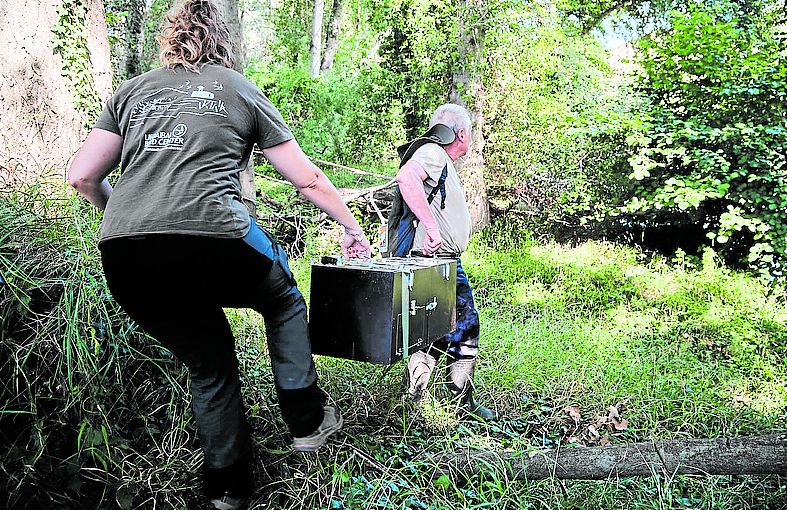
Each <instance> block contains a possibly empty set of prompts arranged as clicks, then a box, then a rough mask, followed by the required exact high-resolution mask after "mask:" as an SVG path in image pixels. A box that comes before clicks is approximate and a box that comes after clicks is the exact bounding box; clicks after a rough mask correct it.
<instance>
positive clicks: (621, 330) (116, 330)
mask: <svg viewBox="0 0 787 510" xmlns="http://www.w3.org/2000/svg"><path fill="white" fill-rule="evenodd" d="M52 196H61V194H60V193H52V191H51V190H42V189H36V188H29V189H25V190H22V191H19V190H16V191H13V192H11V191H7V192H4V193H3V194H2V195H0V225H2V226H3V228H2V231H0V272H2V277H3V279H4V280H5V281H6V282H7V284H6V285H4V286H3V287H2V290H1V291H0V292H2V294H1V295H0V317H1V318H2V326H1V327H0V388H1V389H2V390H1V391H2V394H1V395H0V398H1V400H2V409H0V470H2V472H3V476H2V477H0V480H2V481H0V497H2V500H0V506H4V507H7V508H163V509H169V508H173V509H174V508H178V509H181V508H188V509H192V508H201V507H203V506H204V504H205V502H204V500H203V499H202V498H201V496H200V495H199V476H198V474H199V468H200V465H201V462H202V459H201V453H200V452H199V447H198V443H197V440H196V438H195V430H194V424H193V419H192V417H191V413H190V410H189V403H190V400H189V398H190V397H189V394H188V392H187V390H186V388H187V386H188V377H187V374H186V373H185V371H184V370H183V369H182V368H181V367H180V365H179V364H178V363H176V362H175V361H174V360H173V359H172V357H171V355H170V354H169V353H168V352H167V351H165V350H164V349H161V348H160V347H158V346H157V344H156V342H155V341H153V340H152V339H150V338H149V337H147V336H145V335H144V334H143V333H142V332H141V331H140V330H139V329H138V328H137V327H136V326H135V325H134V324H133V323H132V322H130V321H129V320H128V319H127V318H126V317H125V315H124V314H123V313H122V311H120V310H119V309H118V308H117V306H116V305H115V303H114V301H113V300H112V299H111V297H110V295H109V293H108V291H107V289H106V286H105V284H104V280H103V277H102V276H101V268H100V260H99V257H98V252H97V250H96V248H95V241H96V232H97V226H98V220H99V216H98V214H96V213H95V212H93V211H92V210H91V209H90V207H89V206H87V205H86V204H84V203H83V202H81V201H80V200H77V199H69V198H57V199H53V198H50V197H52ZM308 235H309V236H310V237H309V240H310V243H309V244H308V245H307V246H306V248H305V249H304V251H303V256H302V257H301V258H297V259H295V260H293V268H294V271H295V273H296V276H297V278H298V280H299V283H300V286H301V288H302V290H303V291H304V294H305V295H306V296H307V297H308V294H309V292H308V290H309V271H308V265H309V259H310V258H311V257H314V256H317V255H319V254H320V253H321V252H326V251H335V250H336V245H335V240H334V239H333V238H332V236H331V235H325V234H321V235H317V234H315V233H314V232H309V233H308ZM463 263H464V266H465V268H466V270H467V272H468V275H469V277H470V280H471V282H472V283H473V286H474V288H475V292H476V299H477V302H478V305H479V309H480V313H481V321H482V338H481V342H482V350H481V357H480V363H479V369H478V373H477V381H476V382H477V386H478V390H477V396H478V398H479V399H480V400H481V401H482V402H484V403H485V404H486V405H489V406H492V407H494V408H495V409H496V410H498V411H499V412H500V413H501V414H502V416H503V418H502V419H501V421H500V422H498V423H495V424H488V425H487V424H481V423H474V422H460V421H457V420H456V418H455V415H454V413H453V412H452V410H451V409H450V407H448V406H445V405H443V404H441V402H442V401H441V396H442V390H441V387H440V384H435V385H433V386H432V394H433V396H434V397H435V398H434V399H427V401H426V404H424V406H422V407H420V408H414V406H413V405H412V404H410V403H408V402H405V401H403V399H402V397H401V393H402V385H403V366H402V364H401V363H399V364H396V365H394V366H392V367H390V368H389V367H378V366H372V365H368V364H361V363H356V362H351V361H346V360H338V359H331V358H325V357H320V358H318V360H317V368H318V372H319V375H320V378H321V382H322V384H323V386H324V387H325V388H326V389H327V390H328V391H329V392H330V394H331V396H332V398H333V400H334V401H335V402H336V403H337V404H338V405H339V407H340V408H341V409H342V412H343V414H344V417H345V423H346V425H345V428H344V430H343V431H342V432H341V433H340V434H338V437H337V438H336V439H332V440H331V441H329V443H328V445H327V447H326V448H325V449H324V450H321V451H320V452H319V454H298V453H295V452H293V451H292V450H291V448H290V447H289V442H290V438H289V437H288V434H287V432H286V428H285V426H284V423H283V421H282V419H281V416H280V413H279V410H278V405H277V402H276V399H275V396H274V392H273V391H272V389H273V382H272V377H271V373H270V365H269V360H268V357H267V353H266V349H265V347H264V345H265V344H264V332H263V329H262V323H261V320H260V318H259V317H258V316H257V315H256V314H255V313H254V312H250V311H244V310H228V311H227V313H228V316H229V317H230V319H231V323H232V325H233V329H234V332H235V334H236V338H237V339H238V357H239V360H240V364H241V370H242V378H243V382H244V385H243V388H244V394H245V395H244V396H245V401H246V403H247V405H248V415H249V420H250V424H251V426H252V428H253V430H254V434H253V437H254V441H255V450H256V455H257V461H256V463H255V465H256V479H257V482H258V490H257V492H256V493H255V497H254V499H253V501H252V504H251V508H284V509H302V508H326V509H334V508H335V509H342V508H346V509H349V508H358V509H360V508H392V509H393V508H396V509H401V508H415V509H419V508H420V509H449V508H450V509H453V508H500V509H503V508H511V509H514V508H517V509H519V508H550V509H552V508H554V509H557V508H561V509H563V508H565V509H569V508H571V509H584V508H588V509H590V508H631V509H650V508H653V509H664V508H681V509H682V508H697V509H699V508H714V509H715V508H723V509H759V508H771V509H777V508H784V507H785V506H787V483H786V482H785V480H784V478H780V477H776V476H707V477H700V476H668V475H665V476H658V477H654V478H647V479H643V478H632V479H619V480H607V481H603V482H578V481H559V480H547V481H540V482H522V481H513V480H508V479H506V478H505V477H503V476H502V475H500V474H499V473H498V472H496V471H494V470H488V471H487V472H486V473H485V474H484V475H483V476H476V477H474V478H472V479H471V480H470V481H469V482H466V483H462V482H460V481H458V480H451V479H448V478H447V477H432V476H431V475H432V473H433V471H434V469H433V468H434V466H433V465H432V464H431V462H430V460H429V455H430V454H435V453H441V452H445V451H454V450H458V449H466V448H469V449H471V450H495V451H513V452H527V451H529V450H532V449H533V448H542V447H547V448H554V447H557V446H560V447H579V446H571V445H572V444H574V443H581V444H588V445H593V444H598V443H599V442H601V441H602V440H603V441H605V442H610V443H614V444H622V443H626V442H632V441H644V440H650V439H664V438H674V437H678V438H679V437H720V436H729V435H742V434H761V433H771V432H775V431H783V430H785V420H786V419H787V387H786V386H785V381H787V368H785V363H784V360H785V345H787V306H786V305H785V296H784V293H783V291H780V290H779V289H775V288H769V287H766V286H765V285H764V284H762V283H761V282H759V281H758V280H756V279H753V278H751V277H749V276H746V275H744V274H741V273H737V272H734V271H730V270H728V269H726V268H725V267H724V266H723V265H722V264H720V263H719V261H718V259H717V258H716V257H715V256H714V255H713V254H712V253H710V252H708V253H706V255H705V256H704V257H703V258H702V259H701V260H695V259H687V258H685V257H677V258H675V259H673V260H667V259H660V258H653V257H646V256H644V255H643V254H641V253H639V252H637V251H635V250H632V249H629V248H623V247H618V246H613V245H609V244H604V243H595V242H591V243H585V244H582V245H579V246H575V247H571V246H564V245H553V244H544V243H540V242H536V241H534V240H532V239H530V238H528V237H526V236H524V237H523V236H522V235H521V234H518V235H512V233H511V232H508V231H505V230H503V229H502V228H498V227H492V228H490V229H489V230H488V231H487V232H485V233H484V234H483V235H481V236H477V237H476V238H475V239H474V241H473V243H472V246H471V249H470V250H469V252H468V253H467V254H466V256H465V257H463ZM568 406H574V407H576V408H578V409H579V412H580V422H579V423H575V422H573V421H572V419H571V418H570V417H569V416H568V414H567V413H566V412H564V409H565V408H566V407H568ZM611 406H615V407H616V409H618V410H619V411H620V414H621V417H622V418H624V419H625V420H626V422H627V426H626V427H625V428H623V430H614V429H609V430H603V431H601V434H600V435H601V436H602V437H600V438H596V437H594V436H592V435H588V434H587V431H588V426H589V424H591V423H592V422H593V421H594V420H595V419H596V418H598V417H599V416H602V415H604V414H605V413H607V412H608V409H609V408H610V407H611Z"/></svg>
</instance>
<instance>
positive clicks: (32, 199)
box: [0, 186, 194, 508]
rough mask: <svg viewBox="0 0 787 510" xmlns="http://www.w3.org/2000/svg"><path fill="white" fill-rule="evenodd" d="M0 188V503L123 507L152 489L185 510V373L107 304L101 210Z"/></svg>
mask: <svg viewBox="0 0 787 510" xmlns="http://www.w3.org/2000/svg"><path fill="white" fill-rule="evenodd" d="M0 191H2V193H0V197H2V198H0V223H2V224H3V230H2V234H0V274H1V275H2V277H3V280H5V282H6V284H5V285H2V286H0V317H2V320H1V321H0V395H2V396H1V397H0V401H1V402H2V407H1V408H0V430H2V432H0V465H2V469H3V471H4V473H5V476H4V478H3V482H2V483H1V484H0V485H1V487H0V494H3V496H2V499H0V506H3V507H4V508H45V507H49V506H51V505H52V504H53V503H52V502H53V501H57V502H58V503H57V505H58V506H62V507H68V508H72V507H73V508H109V506H100V501H101V500H102V499H106V498H107V497H108V498H109V499H110V500H112V501H117V503H118V505H119V507H120V508H130V507H131V505H132V503H134V504H135V505H137V506H139V505H142V506H144V503H143V502H144V500H145V499H146V498H150V496H151V494H150V492H148V493H146V492H145V491H151V490H152V491H154V492H155V491H159V490H161V491H163V493H170V494H169V495H168V496H167V497H168V498H169V499H171V501H172V502H173V503H176V502H177V501H178V500H179V499H180V501H181V506H190V505H188V504H186V503H183V501H184V500H183V498H181V497H180V496H178V495H177V494H171V492H172V486H173V485H174V486H181V487H182V486H184V485H187V484H189V483H190V482H189V478H190V477H191V474H190V473H191V472H192V471H193V469H194V458H193V457H194V450H193V446H190V445H189V444H188V443H189V442H190V436H191V435H193V430H190V429H191V426H190V425H187V424H186V425H184V422H183V420H184V415H185V414H186V413H188V399H186V398H184V396H185V390H184V387H185V385H186V374H185V372H184V371H183V370H182V369H181V368H180V367H179V366H177V365H175V363H174V360H173V359H172V356H171V355H170V354H169V353H168V352H166V351H164V350H163V349H162V348H161V347H160V346H158V345H157V344H156V343H154V342H151V341H150V339H149V338H148V337H146V336H145V335H144V334H142V332H141V331H139V329H138V328H137V326H136V325H135V324H134V323H132V322H131V321H130V320H129V319H128V317H127V316H125V314H124V313H122V312H121V310H120V309H119V308H118V307H117V305H116V304H115V303H114V301H113V300H112V299H111V297H110V295H109V292H108V290H107V287H106V284H105V282H104V278H103V275H102V272H101V264H100V257H99V253H98V250H97V249H96V241H97V232H98V220H99V218H100V214H99V213H98V211H97V210H95V209H94V208H93V207H91V206H90V205H89V204H87V203H85V202H84V201H82V200H81V199H77V198H71V199H67V198H64V197H63V196H62V190H60V189H57V190H52V189H45V188H42V187H40V186H31V187H20V188H18V189H15V190H11V189H8V188H3V189H2V190H0ZM186 423H188V422H186ZM162 436H163V437H166V438H167V439H166V441H164V442H162ZM189 448H191V450H189ZM162 459H167V461H166V462H165V463H163V462H162ZM162 464H163V466H162ZM172 468H175V469H176V473H177V474H176V476H175V478H174V479H173V478H172V473H168V474H166V478H162V476H161V475H162V473H163V470H164V469H172ZM112 508H118V506H117V505H113V506H112Z"/></svg>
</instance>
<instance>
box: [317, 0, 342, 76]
mask: <svg viewBox="0 0 787 510" xmlns="http://www.w3.org/2000/svg"><path fill="white" fill-rule="evenodd" d="M343 12H344V0H333V8H332V9H331V23H330V25H329V26H328V34H327V37H326V38H325V53H324V54H323V56H322V65H320V70H321V71H330V69H331V67H333V60H334V58H335V57H336V50H338V49H339V30H340V29H341V26H342V14H343Z"/></svg>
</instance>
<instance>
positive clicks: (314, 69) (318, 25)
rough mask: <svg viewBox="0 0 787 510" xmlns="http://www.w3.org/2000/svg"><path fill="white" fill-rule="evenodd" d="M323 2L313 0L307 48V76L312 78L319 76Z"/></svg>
mask: <svg viewBox="0 0 787 510" xmlns="http://www.w3.org/2000/svg"><path fill="white" fill-rule="evenodd" d="M324 11H325V0H314V9H313V10H312V33H311V46H310V48H309V74H310V76H311V77H312V78H316V77H318V76H319V75H320V50H321V49H322V21H323V13H324Z"/></svg>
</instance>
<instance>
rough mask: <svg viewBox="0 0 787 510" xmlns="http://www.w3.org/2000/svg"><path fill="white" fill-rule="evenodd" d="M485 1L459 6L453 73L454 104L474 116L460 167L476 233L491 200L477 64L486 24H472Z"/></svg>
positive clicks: (473, 0)
mask: <svg viewBox="0 0 787 510" xmlns="http://www.w3.org/2000/svg"><path fill="white" fill-rule="evenodd" d="M483 3H484V0H463V1H462V2H461V3H460V9H459V13H460V15H459V35H460V42H459V63H460V64H459V66H457V67H456V68H455V69H454V71H453V72H452V76H451V92H450V93H449V99H450V101H451V102H452V103H456V104H459V105H462V106H464V107H465V108H467V109H468V111H469V112H470V115H471V117H472V118H473V138H472V144H471V145H470V152H468V153H467V155H466V156H465V158H464V161H463V162H462V163H461V165H459V168H458V169H457V170H458V172H459V177H460V179H461V180H462V186H463V187H464V190H465V195H466V196H467V203H468V205H469V206H470V215H471V217H472V221H473V231H474V232H476V231H478V230H481V229H482V228H484V227H485V226H486V225H487V224H489V199H488V196H487V190H486V179H485V178H484V166H485V162H484V96H485V90H484V84H483V81H482V77H481V73H480V71H479V70H478V68H477V63H478V62H479V59H480V58H481V41H482V40H483V37H484V35H483V25H482V24H481V23H476V24H471V21H470V20H472V19H474V18H475V17H476V14H477V13H480V12H482V11H483V7H484V6H483ZM463 91H469V92H470V94H471V96H472V99H473V101H472V105H470V106H468V105H467V103H466V101H465V98H464V97H463V96H462V92H463Z"/></svg>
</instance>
